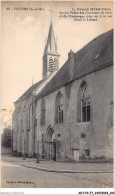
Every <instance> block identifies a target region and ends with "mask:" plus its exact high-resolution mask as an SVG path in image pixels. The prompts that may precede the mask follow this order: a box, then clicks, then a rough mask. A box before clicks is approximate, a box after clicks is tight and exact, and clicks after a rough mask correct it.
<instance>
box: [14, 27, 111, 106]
mask: <svg viewBox="0 0 115 195" xmlns="http://www.w3.org/2000/svg"><path fill="white" fill-rule="evenodd" d="M74 56H75V69H74V78H73V80H76V79H78V78H80V77H82V76H84V75H86V74H89V73H92V72H94V71H97V70H100V69H103V68H106V67H108V66H110V65H113V30H110V31H108V32H106V33H104V34H102V35H99V36H98V37H96V38H95V39H93V40H92V41H90V42H89V43H88V44H87V45H86V46H85V47H83V48H82V49H80V50H79V51H78V52H77V53H75V54H74ZM68 63H69V61H68V60H67V61H66V62H65V64H64V65H63V66H62V67H61V69H60V70H59V71H58V72H57V74H56V75H55V76H54V77H53V78H52V79H51V81H50V82H49V83H48V84H47V85H46V86H45V87H44V88H43V90H42V91H41V92H40V93H39V94H38V95H37V98H38V99H39V98H41V97H44V96H46V95H47V94H49V93H51V92H53V91H55V90H56V89H58V88H60V87H62V86H64V85H66V84H67V83H69V82H70V78H69V71H68ZM43 81H44V80H41V81H39V82H37V83H36V84H34V85H33V86H31V87H30V88H29V89H28V90H27V91H26V92H25V93H24V94H23V95H22V96H21V97H20V98H19V99H18V100H20V99H21V100H22V99H24V98H29V97H31V95H32V93H33V91H34V90H35V89H36V88H37V87H38V86H39V85H40V84H41V83H42V82H43ZM18 100H17V101H16V102H18ZM16 102H15V103H16Z"/></svg>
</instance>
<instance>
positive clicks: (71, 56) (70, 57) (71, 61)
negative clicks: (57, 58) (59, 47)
mask: <svg viewBox="0 0 115 195" xmlns="http://www.w3.org/2000/svg"><path fill="white" fill-rule="evenodd" d="M68 62H69V63H68V72H69V80H72V79H73V78H74V65H75V58H74V52H73V51H72V50H70V52H69V53H68Z"/></svg>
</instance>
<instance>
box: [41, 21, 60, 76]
mask: <svg viewBox="0 0 115 195" xmlns="http://www.w3.org/2000/svg"><path fill="white" fill-rule="evenodd" d="M59 57H60V55H59V53H58V51H57V43H56V40H55V36H54V30H53V24H52V21H51V23H50V28H49V33H48V38H47V42H46V45H45V49H44V54H43V73H42V74H43V79H45V78H46V77H47V76H48V75H49V74H50V73H52V72H53V71H54V70H57V71H58V70H59Z"/></svg>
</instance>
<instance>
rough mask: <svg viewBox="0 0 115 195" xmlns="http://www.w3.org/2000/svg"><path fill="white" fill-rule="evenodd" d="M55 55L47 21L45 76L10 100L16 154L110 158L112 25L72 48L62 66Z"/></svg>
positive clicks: (44, 55)
mask: <svg viewBox="0 0 115 195" xmlns="http://www.w3.org/2000/svg"><path fill="white" fill-rule="evenodd" d="M59 57H60V54H59V53H58V50H57V44H56V40H55V36H54V30H53V25H52V23H51V24H50V28H49V34H48V38H47V42H46V46H45V49H44V54H43V79H42V80H41V81H39V82H38V83H36V84H34V85H33V86H31V87H30V88H29V89H28V90H27V91H26V92H25V93H24V94H23V95H22V96H21V97H20V98H19V99H18V100H17V101H16V102H15V103H14V104H15V110H14V113H13V119H12V126H13V153H14V155H18V156H21V155H23V154H24V153H25V154H26V156H28V157H32V156H36V155H37V153H39V156H40V158H42V159H48V160H57V161H62V160H67V161H79V160H80V159H97V158H98V159H113V140H112V138H113V30H110V31H108V32H106V33H104V34H102V35H100V36H98V37H96V38H95V39H94V40H92V41H91V42H89V43H88V44H87V45H86V46H85V47H83V48H82V49H80V50H79V51H78V52H77V53H74V52H73V51H72V50H70V52H69V53H68V59H67V61H66V62H65V64H64V65H63V66H62V67H61V69H60V70H59Z"/></svg>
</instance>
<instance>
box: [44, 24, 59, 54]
mask: <svg viewBox="0 0 115 195" xmlns="http://www.w3.org/2000/svg"><path fill="white" fill-rule="evenodd" d="M48 53H50V54H58V52H57V44H56V40H55V36H54V30H53V24H52V21H51V22H50V28H49V33H48V38H47V43H46V46H45V49H44V55H46V54H48Z"/></svg>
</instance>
